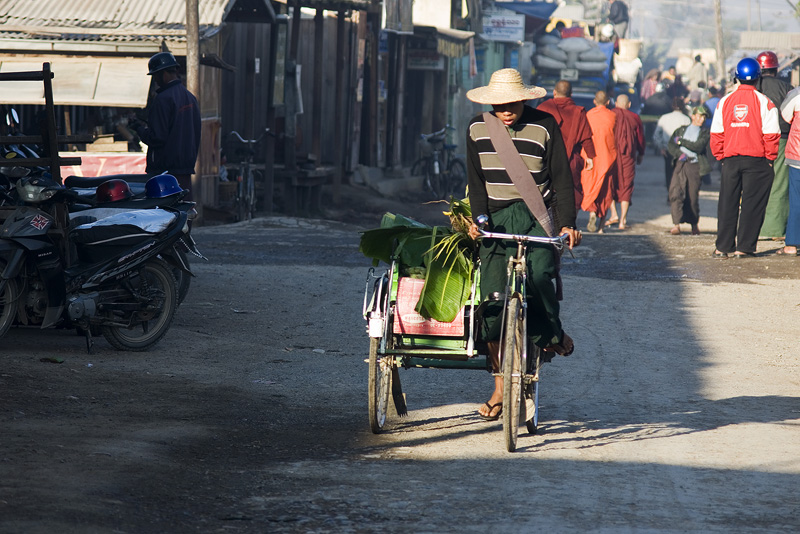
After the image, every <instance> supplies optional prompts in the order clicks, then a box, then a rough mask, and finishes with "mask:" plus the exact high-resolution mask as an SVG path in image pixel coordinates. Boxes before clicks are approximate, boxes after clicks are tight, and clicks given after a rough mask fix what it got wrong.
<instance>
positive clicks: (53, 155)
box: [42, 63, 61, 184]
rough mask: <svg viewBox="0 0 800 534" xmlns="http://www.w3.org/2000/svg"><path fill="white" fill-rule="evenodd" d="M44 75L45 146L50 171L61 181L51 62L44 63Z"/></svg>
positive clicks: (56, 179) (57, 180) (54, 177)
mask: <svg viewBox="0 0 800 534" xmlns="http://www.w3.org/2000/svg"><path fill="white" fill-rule="evenodd" d="M42 76H43V78H44V106H45V118H44V120H45V129H44V132H43V136H44V137H45V139H44V140H43V141H44V146H45V147H47V156H48V157H49V158H50V173H51V174H52V175H53V180H55V181H56V182H58V183H59V184H60V183H61V167H60V166H59V164H58V163H59V158H58V132H57V131H56V110H55V106H53V72H52V71H51V70H50V63H45V64H44V65H42Z"/></svg>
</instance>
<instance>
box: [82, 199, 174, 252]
mask: <svg viewBox="0 0 800 534" xmlns="http://www.w3.org/2000/svg"><path fill="white" fill-rule="evenodd" d="M83 213H85V212H83ZM176 218H177V217H176V215H175V214H174V213H170V212H168V211H165V210H160V209H146V210H134V211H126V212H122V213H116V214H114V215H111V216H108V217H104V218H102V219H99V220H97V221H94V222H90V223H87V224H81V225H80V226H77V227H76V228H75V229H74V230H72V232H70V238H71V240H72V241H73V242H74V243H75V245H76V247H77V249H78V259H79V260H80V261H81V262H86V263H96V262H99V261H103V260H106V259H109V258H111V257H114V256H116V255H117V254H121V253H123V252H125V251H126V250H130V249H131V248H133V247H136V246H137V245H139V244H142V243H145V242H146V241H148V240H149V239H152V238H153V236H155V235H157V234H158V233H159V232H162V231H164V230H166V229H167V228H168V227H169V226H170V224H172V223H173V222H174V221H175V219H176Z"/></svg>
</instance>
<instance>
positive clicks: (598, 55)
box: [578, 47, 608, 61]
mask: <svg viewBox="0 0 800 534" xmlns="http://www.w3.org/2000/svg"><path fill="white" fill-rule="evenodd" d="M578 57H579V58H580V60H581V61H606V60H607V59H608V58H607V57H606V54H605V52H603V51H602V50H600V49H599V48H597V47H592V48H591V49H590V50H587V51H586V52H581V53H580V54H579V56H578Z"/></svg>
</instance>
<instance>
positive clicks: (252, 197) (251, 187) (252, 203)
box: [245, 169, 256, 221]
mask: <svg viewBox="0 0 800 534" xmlns="http://www.w3.org/2000/svg"><path fill="white" fill-rule="evenodd" d="M246 198H247V203H246V205H245V208H246V210H247V220H248V221H249V220H252V218H253V216H254V215H255V214H256V179H255V176H254V172H253V170H252V169H250V170H249V171H248V173H247V197H246Z"/></svg>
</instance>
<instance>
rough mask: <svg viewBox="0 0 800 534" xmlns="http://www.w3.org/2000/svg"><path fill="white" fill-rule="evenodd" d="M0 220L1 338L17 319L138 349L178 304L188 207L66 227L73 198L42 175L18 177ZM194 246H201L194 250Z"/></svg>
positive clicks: (152, 340)
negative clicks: (13, 201)
mask: <svg viewBox="0 0 800 534" xmlns="http://www.w3.org/2000/svg"><path fill="white" fill-rule="evenodd" d="M15 190H16V193H17V195H18V197H19V199H20V200H21V201H22V202H24V204H23V205H18V206H16V207H14V208H8V207H6V208H3V210H2V212H3V213H2V215H3V216H5V217H6V218H5V221H4V222H3V224H2V226H1V227H0V337H2V336H3V335H5V334H6V332H7V331H8V329H9V328H10V327H11V325H12V324H14V322H15V321H17V322H18V323H20V324H23V325H32V326H40V327H41V328H47V327H52V326H61V327H74V328H77V329H79V330H81V331H83V332H84V334H85V335H86V341H87V348H88V349H89V350H90V351H91V348H92V334H93V333H95V332H97V331H98V330H99V332H100V333H102V335H103V336H104V337H105V338H106V339H107V340H108V342H109V343H110V344H111V345H112V346H114V347H115V348H117V349H119V350H133V351H141V350H147V349H149V348H150V347H152V346H153V345H155V344H156V343H157V342H158V341H159V340H160V339H161V338H163V337H164V335H165V334H166V333H167V331H168V330H169V327H170V325H171V323H172V319H173V317H174V315H175V311H176V309H177V306H178V295H177V289H176V283H175V278H174V276H173V269H175V268H177V269H181V270H183V271H185V272H189V267H188V265H187V264H185V263H184V262H182V260H181V256H180V254H179V253H178V252H177V251H178V249H179V247H182V246H188V243H192V246H193V242H191V241H189V242H187V241H185V240H184V239H183V238H184V236H186V235H187V233H188V219H189V215H190V208H189V207H188V206H179V207H171V208H161V209H150V210H136V211H133V212H128V213H120V214H118V215H114V216H111V217H107V218H105V219H101V220H99V221H96V222H92V223H88V224H82V225H79V226H77V227H76V228H74V229H72V230H70V227H69V218H68V206H69V205H70V204H71V203H75V202H79V201H80V197H79V196H78V195H77V194H76V193H74V192H72V191H70V190H69V189H67V188H64V187H63V186H61V185H60V184H58V183H56V182H55V181H54V180H52V179H50V178H48V177H46V176H35V177H31V176H26V177H23V178H19V179H17V180H16V183H15ZM193 252H194V253H196V254H198V255H199V252H198V251H197V250H196V248H194V250H193Z"/></svg>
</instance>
